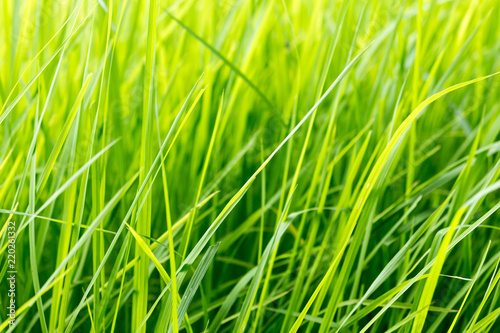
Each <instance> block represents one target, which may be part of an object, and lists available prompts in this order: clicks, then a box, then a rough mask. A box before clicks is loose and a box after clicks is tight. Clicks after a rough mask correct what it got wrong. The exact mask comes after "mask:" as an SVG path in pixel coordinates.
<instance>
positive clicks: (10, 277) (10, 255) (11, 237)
mask: <svg viewBox="0 0 500 333" xmlns="http://www.w3.org/2000/svg"><path fill="white" fill-rule="evenodd" d="M7 237H8V245H7V283H8V289H7V296H8V299H9V302H8V304H7V318H8V321H9V325H10V326H14V325H15V324H16V274H17V271H16V222H15V221H9V222H8V225H7Z"/></svg>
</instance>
